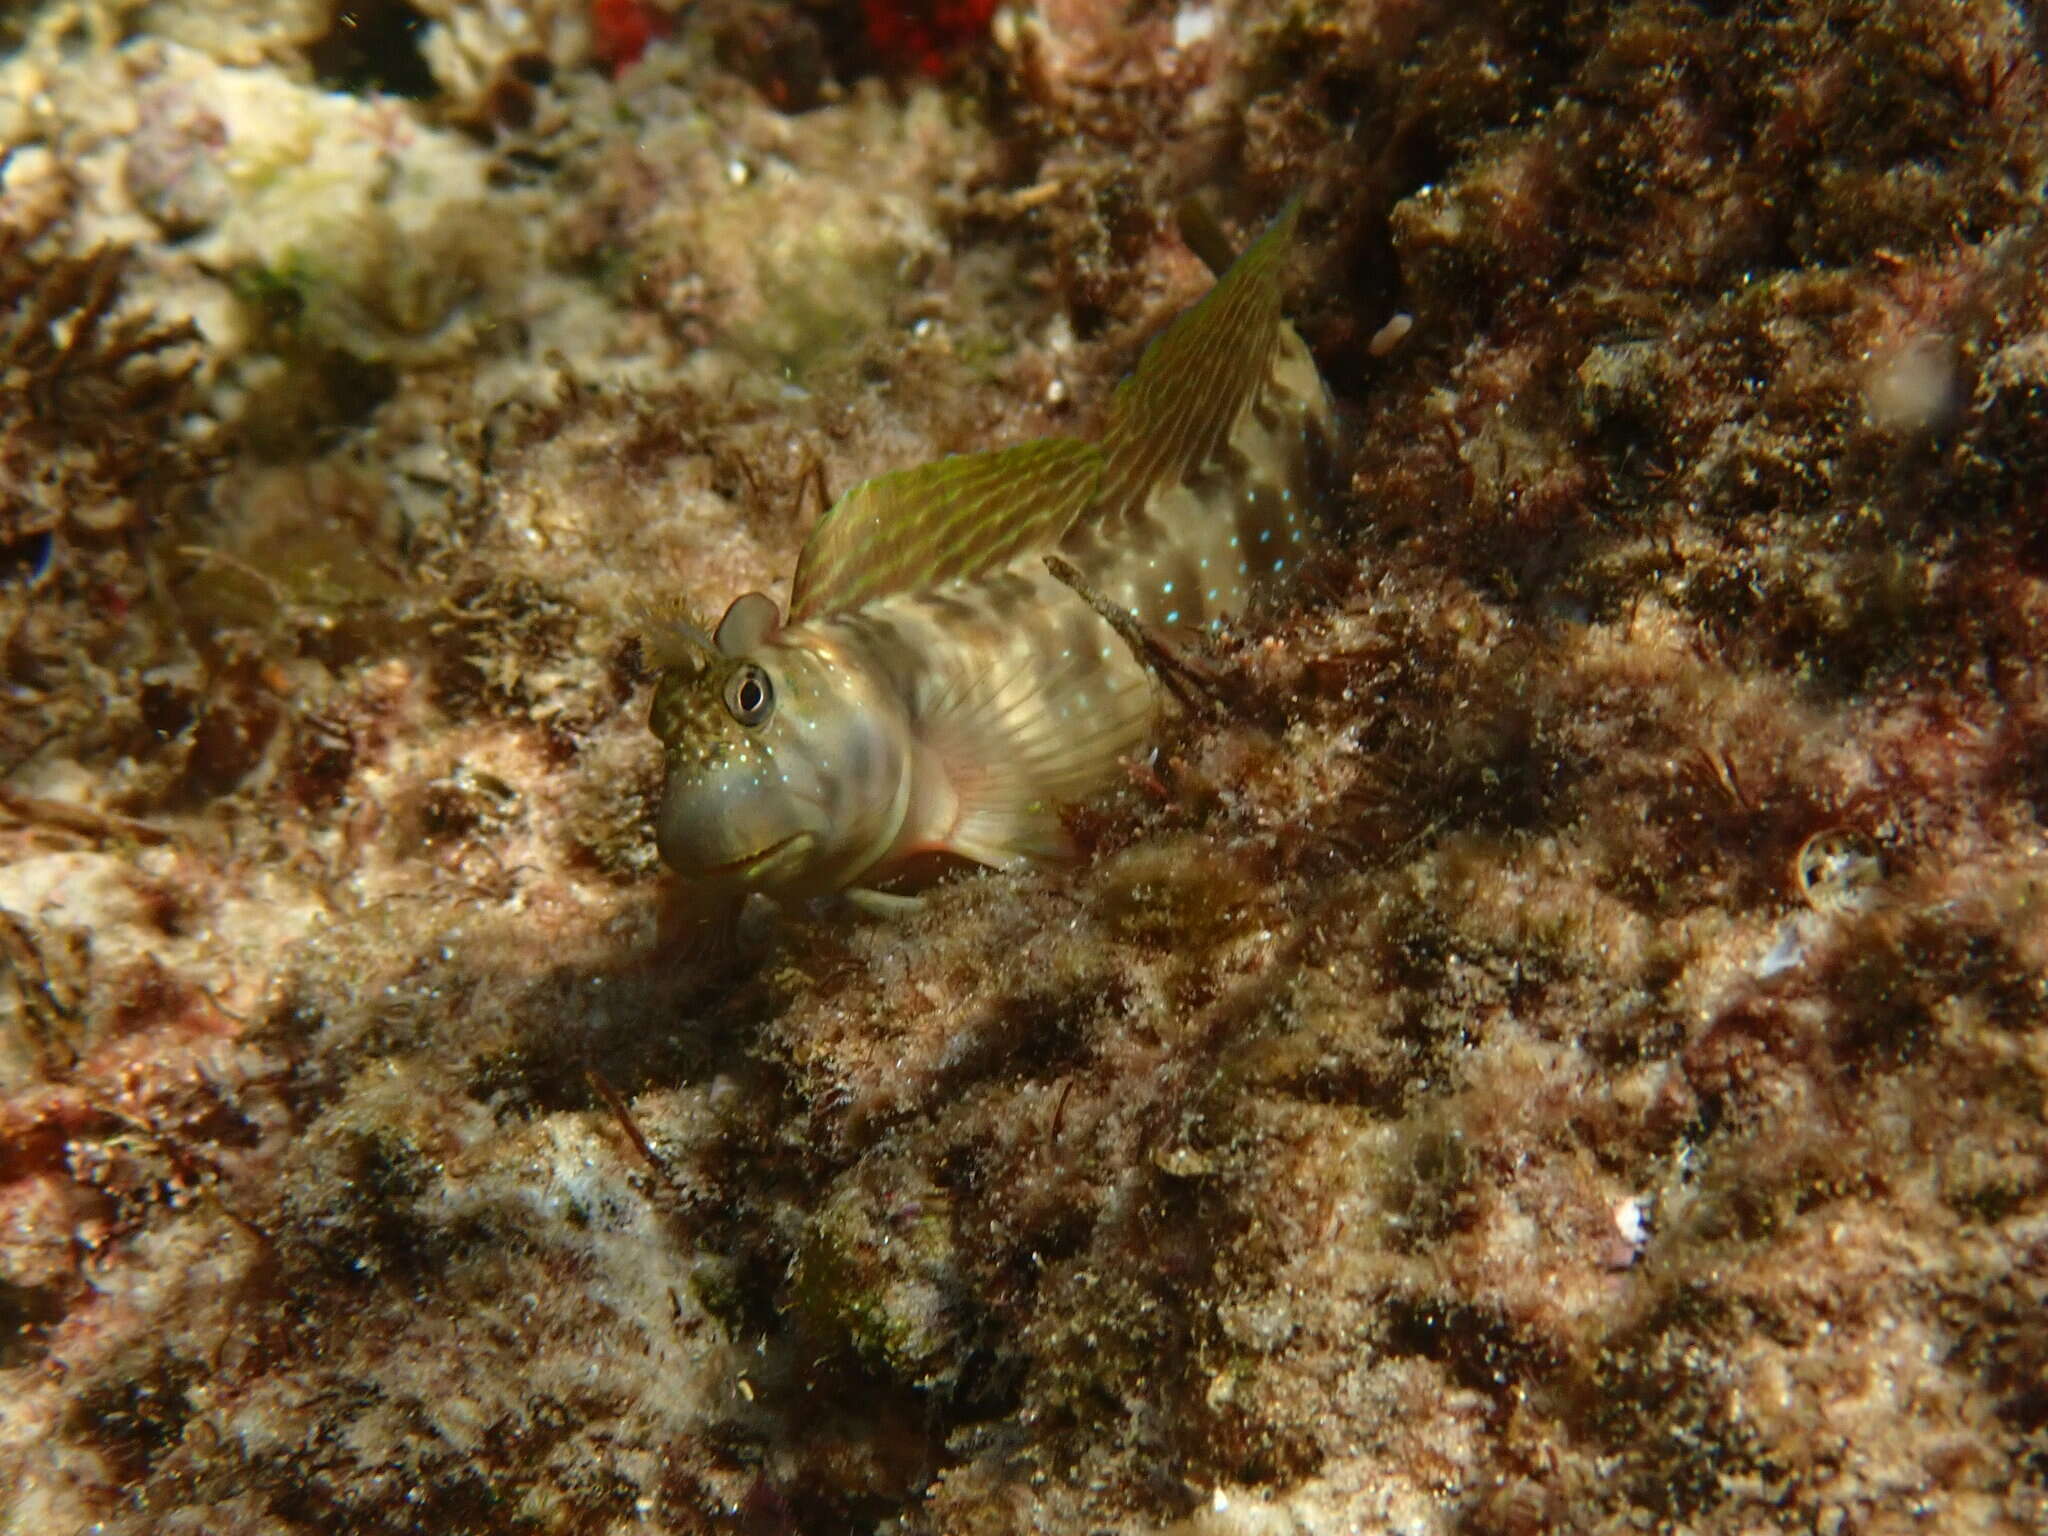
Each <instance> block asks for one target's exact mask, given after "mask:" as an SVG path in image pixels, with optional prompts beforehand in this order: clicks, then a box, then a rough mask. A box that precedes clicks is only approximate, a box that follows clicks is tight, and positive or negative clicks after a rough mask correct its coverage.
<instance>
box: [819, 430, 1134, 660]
mask: <svg viewBox="0 0 2048 1536" xmlns="http://www.w3.org/2000/svg"><path fill="white" fill-rule="evenodd" d="M1101 476H1102V453H1101V450H1099V449H1097V448H1096V447H1094V446H1093V445H1092V444H1089V443H1083V442H1079V441H1077V440H1075V439H1073V438H1063V437H1048V438H1041V439H1039V440H1038V441H1036V442H1030V443H1019V444H1018V445H1017V446H1016V447H1014V448H1000V449H997V450H995V451H993V452H990V453H964V454H956V455H955V456H953V457H952V458H946V459H941V460H939V462H938V463H936V464H922V465H919V466H918V467H917V468H915V469H904V470H898V471H896V472H894V473H892V474H887V475H877V476H876V477H875V478H874V479H872V480H864V481H862V482H861V483H860V484H859V485H857V486H855V487H854V488H853V489H852V490H850V491H848V492H847V493H846V494H845V495H844V496H842V497H841V498H840V499H839V502H838V504H837V505H835V506H834V507H833V508H832V510H831V511H829V512H827V513H826V514H825V516H824V517H823V518H822V519H820V521H819V523H818V526H817V527H816V528H815V529H813V530H812V532H811V537H810V539H809V540H808V541H807V542H806V543H805V545H804V548H803V553H802V554H801V555H799V556H798V557H797V563H796V579H795V582H794V583H793V585H792V587H791V590H790V604H789V608H790V622H791V623H801V622H803V621H804V620H806V619H812V618H816V617H818V616H820V615H822V614H829V613H844V612H846V611H848V610H850V609H854V608H859V607H862V606H864V605H865V604H868V603H872V602H874V601H875V600H876V599H877V598H882V597H887V596H890V595H892V594H894V593H898V592H917V591H928V590H930V589H931V588H934V587H938V586H942V585H944V584H945V583H947V582H953V581H970V580H972V579H974V578H975V577H977V576H981V575H985V574H986V573H988V572H990V571H993V570H998V569H1000V568H1002V567H1004V566H1007V565H1010V564H1011V563H1013V562H1015V561H1017V560H1019V559H1022V558H1024V557H1025V556H1027V555H1031V554H1036V553H1040V552H1044V551H1049V550H1051V549H1052V548H1053V547H1054V546H1055V545H1057V544H1058V543H1059V541H1060V538H1061V537H1062V536H1063V535H1064V534H1065V533H1066V531H1067V529H1068V528H1069V527H1071V526H1072V524H1073V522H1074V519H1075V518H1077V517H1078V516H1080V514H1081V512H1082V510H1083V509H1084V508H1085V507H1087V506H1088V505H1089V503H1090V502H1092V501H1093V500H1094V498H1095V491H1096V486H1097V483H1098V482H1099V481H1100V479H1101Z"/></svg>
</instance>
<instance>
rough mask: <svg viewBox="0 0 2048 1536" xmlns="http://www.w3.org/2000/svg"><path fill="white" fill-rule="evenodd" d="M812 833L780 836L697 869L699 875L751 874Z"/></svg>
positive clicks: (705, 876) (719, 876)
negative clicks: (727, 858)
mask: <svg viewBox="0 0 2048 1536" xmlns="http://www.w3.org/2000/svg"><path fill="white" fill-rule="evenodd" d="M810 835H811V834H810V833H808V832H792V833H790V834H789V836H787V837H784V838H778V839H777V840H776V841H774V842H772V843H770V844H769V845H768V846H767V847H766V848H757V849H756V850H755V851H754V852H752V853H749V854H743V855H741V856H740V857H739V858H737V859H734V860H732V861H731V862H730V863H726V864H713V865H711V866H709V867H708V868H705V869H700V870H698V871H697V874H698V877H699V878H700V879H713V880H722V879H731V878H732V877H734V876H736V875H737V876H745V875H749V874H751V873H753V871H754V870H756V869H758V868H759V867H760V866H761V865H763V864H765V863H766V862H767V861H768V860H770V859H772V858H774V857H775V855H777V854H778V853H780V852H782V850H783V849H785V848H787V847H788V846H789V845H790V844H791V843H794V842H795V841H797V839H799V838H807V837H809V836H810Z"/></svg>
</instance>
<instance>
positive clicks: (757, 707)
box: [725, 661, 775, 725]
mask: <svg viewBox="0 0 2048 1536" xmlns="http://www.w3.org/2000/svg"><path fill="white" fill-rule="evenodd" d="M725 707H726V709H727V710H728V711H729V712H730V713H731V715H732V717H733V719H735V720H737V721H739V723H740V724H741V725H759V724H760V723H761V722H762V721H763V720H766V719H767V718H768V716H769V714H770V713H771V712H772V711H773V710H774V708H775V685H774V684H773V683H771V682H770V681H769V680H768V673H767V672H766V670H764V669H763V668H761V667H759V666H756V665H755V664H754V663H753V662H751V661H750V662H747V663H746V664H745V665H744V666H739V667H735V668H734V669H733V672H732V676H730V677H728V678H727V679H726V680H725Z"/></svg>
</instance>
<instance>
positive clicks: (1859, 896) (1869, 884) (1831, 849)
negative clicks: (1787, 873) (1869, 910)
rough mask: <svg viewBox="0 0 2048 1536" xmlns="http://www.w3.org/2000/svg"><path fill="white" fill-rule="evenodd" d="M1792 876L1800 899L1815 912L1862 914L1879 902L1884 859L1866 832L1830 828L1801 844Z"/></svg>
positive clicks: (1845, 828)
mask: <svg viewBox="0 0 2048 1536" xmlns="http://www.w3.org/2000/svg"><path fill="white" fill-rule="evenodd" d="M1792 876H1793V879H1795V880H1796V881H1797V882H1798V883H1799V894H1800V896H1801V897H1802V898H1803V899H1804V900H1805V902H1806V904H1807V905H1808V906H1809V907H1812V908H1813V909H1814V910H1815V911H1816V912H1853V911H1860V910H1862V909H1863V908H1866V907H1868V906H1869V905H1870V904H1871V903H1872V902H1873V901H1875V900H1876V899H1877V889H1878V887H1879V886H1880V885H1881V884H1883V882H1884V860H1883V859H1882V858H1880V857H1879V856H1878V851H1877V845H1876V844H1875V843H1873V842H1872V841H1871V840H1870V839H1869V838H1868V837H1866V836H1865V835H1864V834H1863V833H1861V832H1858V831H1856V830H1854V829H1853V828H1850V827H1829V828H1827V829H1826V830H1825V831H1821V832H1816V833H1814V834H1813V836H1811V837H1809V838H1808V839H1807V840H1806V841H1805V842H1804V843H1802V844H1801V845H1800V848H1799V854H1798V857H1796V858H1795V859H1794V860H1793V861H1792Z"/></svg>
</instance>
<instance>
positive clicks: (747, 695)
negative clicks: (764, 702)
mask: <svg viewBox="0 0 2048 1536" xmlns="http://www.w3.org/2000/svg"><path fill="white" fill-rule="evenodd" d="M760 707H761V685H760V684H759V683H758V682H756V681H755V680H754V679H753V678H751V677H750V678H748V679H747V680H746V681H745V682H743V683H741V684H740V713H741V714H743V715H751V714H752V713H753V712H754V711H755V710H757V709H759V708H760Z"/></svg>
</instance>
